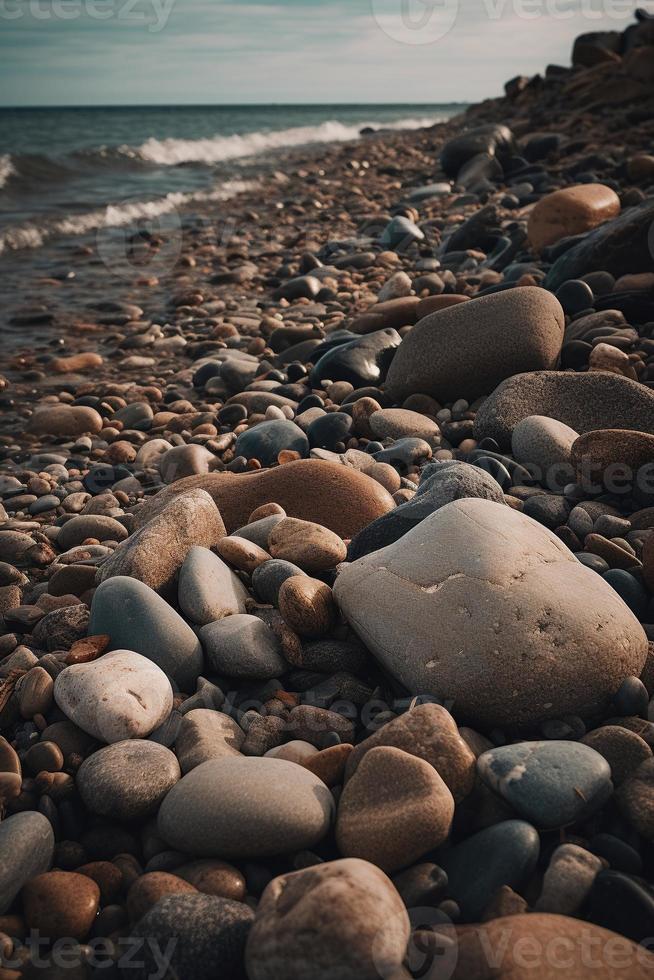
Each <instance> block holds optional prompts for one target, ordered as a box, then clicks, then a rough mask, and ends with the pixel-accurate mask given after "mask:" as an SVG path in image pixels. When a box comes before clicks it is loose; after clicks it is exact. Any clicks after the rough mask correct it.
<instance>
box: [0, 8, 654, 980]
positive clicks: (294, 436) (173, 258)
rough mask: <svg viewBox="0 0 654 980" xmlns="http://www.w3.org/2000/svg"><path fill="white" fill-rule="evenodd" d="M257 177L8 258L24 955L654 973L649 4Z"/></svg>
mask: <svg viewBox="0 0 654 980" xmlns="http://www.w3.org/2000/svg"><path fill="white" fill-rule="evenodd" d="M571 40H572V39H571ZM246 176H248V179H247V180H243V181H242V182H241V183H240V184H239V185H238V186H234V187H233V188H232V191H231V192H230V194H229V195H227V194H226V195H223V199H221V200H214V201H210V200H208V199H207V200H205V201H204V202H202V203H200V202H199V201H198V200H195V201H194V202H192V203H187V204H183V203H181V204H180V206H179V209H178V213H177V212H176V214H177V218H178V220H177V219H176V222H173V223H170V222H169V223H165V222H164V223H163V224H162V225H161V226H160V228H159V230H158V231H157V230H155V231H153V230H151V229H150V230H143V229H142V228H141V229H140V230H130V229H129V228H128V229H127V231H126V232H125V234H124V235H123V236H122V238H120V242H119V244H117V242H118V239H111V241H110V240H109V239H107V238H106V237H105V238H103V237H102V236H99V237H98V240H97V242H96V243H95V244H94V245H91V244H85V243H79V242H78V243H77V244H74V243H73V244H69V245H68V246H66V249H64V250H61V249H60V250H59V252H58V254H57V259H56V262H55V261H54V260H53V262H52V264H51V266H50V267H48V265H47V263H46V262H45V261H44V262H43V263H42V268H41V269H40V270H39V271H38V274H36V275H33V276H32V277H31V279H27V277H23V283H22V291H20V292H19V291H18V290H14V288H13V285H12V288H11V290H9V289H8V286H7V283H8V280H7V279H6V281H5V284H4V286H2V285H0V292H1V293H2V294H3V296H4V297H7V295H8V293H9V292H11V298H10V299H8V300H7V304H5V306H6V309H5V314H4V315H5V317H6V324H5V325H4V326H3V330H2V337H1V339H0V347H1V350H2V353H3V356H2V366H1V368H0V980H21V978H25V980H34V978H37V977H47V978H48V980H64V978H67V980H68V978H70V980H97V978H106V980H121V978H122V980H132V978H133V980H146V978H150V980H218V978H220V980H280V978H283V980H410V978H411V977H425V978H428V980H552V978H566V980H614V978H624V980H641V978H643V980H644V978H646V977H647V978H654V846H653V845H654V754H653V750H654V17H652V16H650V15H648V14H647V13H645V12H643V11H638V12H637V13H636V18H635V21H634V22H633V23H632V24H631V25H630V26H629V27H628V28H627V29H626V30H625V31H623V32H618V31H613V32H602V33H600V32H596V33H593V34H586V35H582V36H580V37H578V38H577V39H576V40H574V44H573V48H572V58H571V64H570V65H566V66H558V65H550V66H548V67H547V68H546V69H545V68H544V69H543V71H542V73H541V74H539V75H536V76H534V77H531V78H530V77H526V76H525V77H522V76H520V77H517V78H513V79H511V80H510V81H508V82H507V83H506V86H505V94H504V95H503V96H502V97H501V98H497V99H489V100H487V101H485V102H482V103H480V104H477V105H474V106H471V107H469V108H468V109H467V110H466V111H465V112H461V113H459V114H457V115H454V116H453V117H452V118H448V119H445V120H444V121H443V122H440V123H437V124H435V125H429V126H420V127H416V128H413V129H411V130H403V129H400V128H388V129H384V128H380V129H377V130H372V129H364V130H363V131H362V132H361V134H360V135H359V137H358V138H357V139H352V140H350V139H347V140H340V141H338V142H324V143H322V144H321V145H319V146H317V145H313V146H308V147H305V146H293V147H288V148H285V149H284V150H283V151H279V153H278V155H277V156H276V158H275V164H274V167H271V168H270V169H269V171H267V172H265V173H261V172H258V173H257V174H256V178H255V177H254V175H246ZM250 177H251V178H252V179H250ZM62 256H63V258H62ZM5 258H6V260H7V261H8V263H9V265H8V267H7V268H8V269H9V270H10V271H9V275H10V277H13V276H15V274H16V272H17V270H18V269H19V263H20V256H19V253H16V254H8V256H5ZM11 282H12V284H13V282H14V279H13V278H12V279H11Z"/></svg>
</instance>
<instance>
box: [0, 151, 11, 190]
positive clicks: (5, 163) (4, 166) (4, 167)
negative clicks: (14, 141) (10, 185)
mask: <svg viewBox="0 0 654 980" xmlns="http://www.w3.org/2000/svg"><path fill="white" fill-rule="evenodd" d="M13 173H14V165H13V163H12V161H11V157H10V156H9V154H8V153H3V154H0V187H4V185H5V184H6V183H7V181H8V180H9V178H10V177H11V176H12V174H13Z"/></svg>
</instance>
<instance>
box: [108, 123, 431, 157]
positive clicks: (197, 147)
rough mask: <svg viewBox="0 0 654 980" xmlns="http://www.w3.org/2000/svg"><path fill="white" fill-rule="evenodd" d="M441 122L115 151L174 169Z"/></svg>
mask: <svg viewBox="0 0 654 980" xmlns="http://www.w3.org/2000/svg"><path fill="white" fill-rule="evenodd" d="M444 118H446V117H445V116H443V115H440V116H425V117H422V118H413V117H412V118H408V119H398V120H395V121H394V122H390V123H380V122H366V121H365V120H364V121H362V122H360V123H356V124H350V125H347V124H345V123H342V122H338V120H336V119H331V120H329V121H327V122H323V123H320V125H318V126H293V127H292V128H291V129H279V130H271V131H269V132H254V133H243V134H234V135H232V136H212V137H209V138H205V139H197V140H187V139H175V138H173V137H170V138H168V139H163V140H158V139H154V137H151V138H150V139H147V140H146V141H145V143H142V144H141V145H140V146H138V147H132V146H127V145H124V146H121V147H119V148H118V151H119V152H120V153H122V154H124V155H125V156H127V157H130V158H131V159H134V158H137V159H138V158H140V159H141V160H146V161H148V162H149V163H154V164H157V165H159V166H177V165H179V164H182V163H206V164H211V163H221V162H222V161H223V160H235V159H237V158H239V157H252V156H258V155H259V154H261V153H265V152H267V151H268V150H278V149H283V148H284V147H293V146H304V145H307V144H310V143H339V142H345V141H346V140H354V139H357V138H358V137H359V135H360V133H361V130H362V129H374V130H379V129H396V130H398V129H422V128H423V127H425V126H433V125H434V123H437V122H441V121H442V120H443V119H444Z"/></svg>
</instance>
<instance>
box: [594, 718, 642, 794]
mask: <svg viewBox="0 0 654 980" xmlns="http://www.w3.org/2000/svg"><path fill="white" fill-rule="evenodd" d="M581 741H582V742H583V743H584V745H590V747H591V749H595V751H596V752H599V754H600V755H603V756H604V758H605V759H606V761H607V762H608V764H609V765H610V767H611V781H612V782H613V785H614V786H620V785H621V784H622V783H623V782H624V781H625V779H627V777H628V776H630V775H631V773H632V772H634V771H635V770H636V769H637V768H638V767H639V766H640V764H641V763H642V762H645V761H646V760H647V759H651V758H652V750H651V748H650V747H649V745H648V744H647V742H645V741H644V740H643V739H642V738H641V737H640V736H639V735H636V733H635V732H630V731H629V730H628V729H627V728H621V727H620V726H619V725H604V726H603V727H602V728H596V729H595V730H594V731H592V732H589V733H588V735H584V737H583V738H582V739H581Z"/></svg>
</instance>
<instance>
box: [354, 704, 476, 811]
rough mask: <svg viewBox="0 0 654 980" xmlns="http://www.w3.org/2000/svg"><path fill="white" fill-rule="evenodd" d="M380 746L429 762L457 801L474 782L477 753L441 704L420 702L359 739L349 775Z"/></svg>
mask: <svg viewBox="0 0 654 980" xmlns="http://www.w3.org/2000/svg"><path fill="white" fill-rule="evenodd" d="M380 745H386V746H392V747H393V748H397V749H402V751H403V752H408V753H409V755H415V756H417V757H418V758H420V759H424V760H425V762H428V763H429V764H430V765H431V766H433V767H434V769H435V770H436V772H437V773H438V774H439V776H440V777H441V779H443V780H444V782H445V784H446V785H447V786H448V787H449V789H450V791H451V793H452V795H453V797H454V799H455V800H456V802H457V803H459V802H460V801H461V800H463V799H464V798H465V797H466V796H467V795H468V793H469V792H470V791H471V790H472V788H473V786H474V784H475V772H476V764H475V755H474V753H473V752H472V750H471V749H470V748H469V747H468V745H467V743H466V742H465V740H464V739H463V738H462V737H461V735H460V734H459V730H458V728H457V727H456V722H455V721H454V718H453V717H452V715H451V714H450V713H449V711H447V710H446V709H445V708H443V707H442V706H441V705H440V704H419V705H417V706H416V707H415V708H412V709H411V710H410V711H405V712H404V714H402V715H399V717H397V718H394V719H393V720H392V721H389V722H388V723H387V724H386V725H382V726H381V728H378V729H377V731H376V732H373V734H372V735H369V736H368V738H366V739H364V740H363V742H359V744H358V745H356V746H355V747H354V751H353V752H352V755H351V756H350V758H349V760H348V764H347V770H346V778H347V779H350V777H351V776H353V775H354V773H355V772H356V770H357V767H358V765H359V763H360V762H361V761H362V759H364V758H365V755H366V753H367V752H369V751H370V750H371V749H374V748H377V747H378V746H380Z"/></svg>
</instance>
